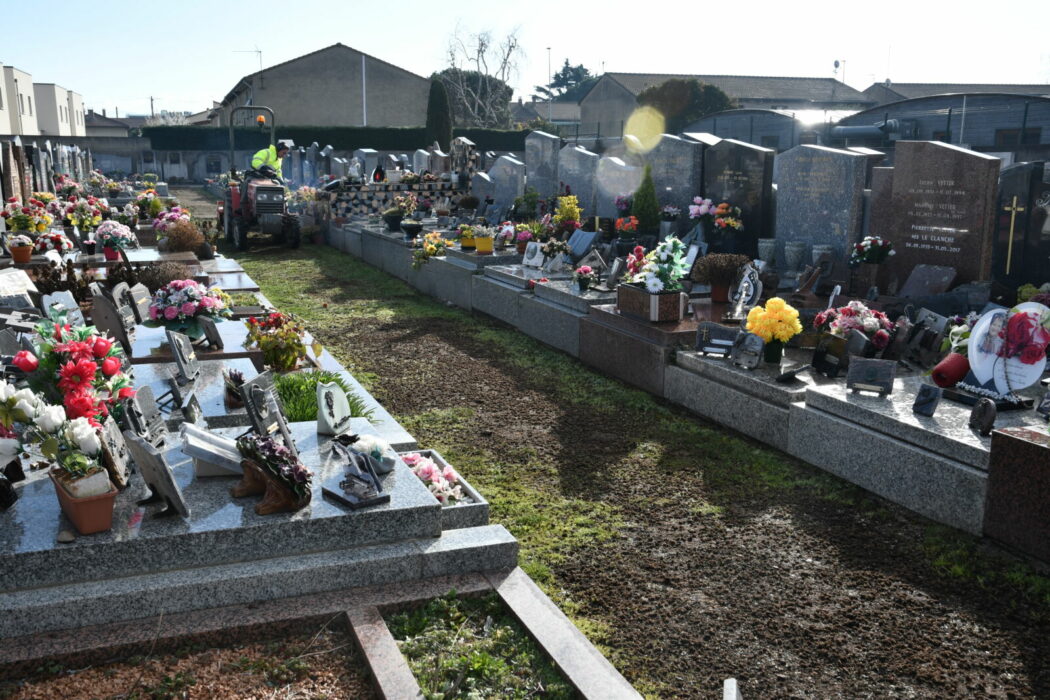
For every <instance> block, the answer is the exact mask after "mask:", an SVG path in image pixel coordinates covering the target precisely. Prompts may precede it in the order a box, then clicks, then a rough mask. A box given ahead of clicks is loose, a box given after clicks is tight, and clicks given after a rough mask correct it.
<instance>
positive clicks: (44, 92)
mask: <svg viewBox="0 0 1050 700" xmlns="http://www.w3.org/2000/svg"><path fill="white" fill-rule="evenodd" d="M33 94H34V95H36V121H37V125H38V126H39V127H40V134H41V135H43V136H84V135H85V134H86V128H85V126H84V100H83V98H82V97H81V96H80V95H79V94H77V93H75V92H73V91H72V90H67V89H65V88H64V87H62V86H61V85H55V84H54V83H33Z"/></svg>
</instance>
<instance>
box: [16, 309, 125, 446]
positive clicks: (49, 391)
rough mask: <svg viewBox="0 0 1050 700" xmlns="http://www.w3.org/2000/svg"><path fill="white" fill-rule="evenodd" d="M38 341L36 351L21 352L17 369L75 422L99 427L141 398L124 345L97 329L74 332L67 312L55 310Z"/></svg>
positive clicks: (82, 328) (43, 324)
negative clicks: (126, 366) (128, 368)
mask: <svg viewBox="0 0 1050 700" xmlns="http://www.w3.org/2000/svg"><path fill="white" fill-rule="evenodd" d="M36 335H37V340H38V342H36V343H35V344H34V346H33V350H32V351H29V350H20V351H19V352H18V353H17V354H16V355H15V357H14V360H13V361H12V364H14V365H15V367H17V368H18V369H20V370H22V371H23V372H25V374H26V376H27V379H28V381H29V386H30V387H32V388H33V390H34V391H36V392H37V393H39V394H41V395H43V396H44V397H46V398H48V399H51V400H54V401H56V402H61V404H62V405H63V406H64V407H65V411H66V416H67V417H68V418H69V419H71V420H72V419H74V418H86V419H87V420H88V421H89V422H90V423H91V424H92V425H94V426H96V427H97V426H99V425H101V421H102V420H103V419H105V417H106V416H107V415H109V414H111V413H113V412H114V411H117V412H119V408H120V405H119V403H118V402H119V401H121V400H123V399H127V398H130V397H132V396H134V395H135V390H134V389H133V388H132V386H131V379H130V378H129V377H128V375H127V374H125V373H124V370H123V362H122V361H121V357H122V356H123V354H124V353H123V350H121V348H120V345H119V343H115V342H113V339H111V338H109V337H107V336H106V335H105V334H104V333H100V332H99V331H98V330H97V329H96V328H95V327H94V326H77V327H72V326H70V325H69V324H68V323H66V312H65V311H64V310H63V311H59V310H52V311H51V314H50V318H49V319H48V320H47V321H42V322H41V323H39V324H38V325H37V327H36Z"/></svg>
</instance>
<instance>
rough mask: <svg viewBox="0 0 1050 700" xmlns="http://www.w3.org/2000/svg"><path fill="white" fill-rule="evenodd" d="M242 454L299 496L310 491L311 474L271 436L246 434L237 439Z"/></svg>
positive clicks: (289, 451)
mask: <svg viewBox="0 0 1050 700" xmlns="http://www.w3.org/2000/svg"><path fill="white" fill-rule="evenodd" d="M237 449H238V450H239V451H240V453H241V454H242V455H244V456H245V457H248V458H249V459H252V460H254V461H255V463H256V464H258V465H259V466H260V467H262V468H263V469H265V470H266V471H268V472H269V473H270V474H271V475H273V476H275V477H276V478H277V479H278V480H279V481H281V482H282V483H284V485H285V486H287V487H288V488H289V489H290V490H291V491H292V492H294V493H295V495H296V496H298V497H299V498H304V497H305V496H306V495H307V494H308V493H310V482H311V480H312V478H313V474H312V473H311V472H310V470H309V469H307V468H306V466H305V465H303V463H302V462H300V461H299V460H298V459H296V457H295V456H294V455H293V454H292V452H291V450H289V449H288V448H287V447H285V446H284V445H281V444H279V443H277V442H276V441H274V439H273V438H269V437H259V436H256V435H246V436H244V437H242V438H241V439H239V440H238V441H237Z"/></svg>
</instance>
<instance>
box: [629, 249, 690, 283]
mask: <svg viewBox="0 0 1050 700" xmlns="http://www.w3.org/2000/svg"><path fill="white" fill-rule="evenodd" d="M635 251H636V252H637V248H636V249H635ZM685 257H686V249H685V245H684V244H683V243H682V241H680V240H678V238H677V237H675V236H668V237H667V238H666V239H664V240H663V241H661V242H660V243H659V245H657V246H656V248H654V249H653V250H652V252H650V253H649V254H648V255H646V256H645V258H644V260H643V261H641V262H640V266H639V261H637V260H636V261H635V267H636V269H637V270H638V271H637V272H636V273H634V274H633V275H632V277H631V282H634V283H636V284H637V283H640V284H643V285H645V289H646V291H648V292H649V293H650V294H659V293H661V292H677V291H679V290H681V289H682V277H684V276H685V275H686V274H687V273H688V272H689V266H688V265H687V264H686V262H685Z"/></svg>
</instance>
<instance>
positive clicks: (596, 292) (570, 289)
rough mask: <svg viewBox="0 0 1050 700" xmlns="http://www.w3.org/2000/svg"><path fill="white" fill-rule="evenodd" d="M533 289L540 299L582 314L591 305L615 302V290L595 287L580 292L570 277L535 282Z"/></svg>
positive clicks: (586, 311) (588, 310)
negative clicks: (540, 282) (539, 282)
mask: <svg viewBox="0 0 1050 700" xmlns="http://www.w3.org/2000/svg"><path fill="white" fill-rule="evenodd" d="M533 291H534V293H535V294H536V296H537V297H538V298H540V299H546V300H547V301H549V302H551V303H553V304H559V305H561V306H567V307H569V308H570V309H572V310H573V311H579V312H580V313H584V314H586V313H590V310H591V307H592V306H597V305H599V304H614V303H616V292H615V291H608V290H603V289H601V288H597V289H588V290H587V291H585V292H581V291H580V288H579V285H577V284H576V283H575V282H573V281H572V280H571V279H566V280H560V279H555V280H550V281H548V282H543V283H542V284H537V285H536V288H535V289H534V290H533Z"/></svg>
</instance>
